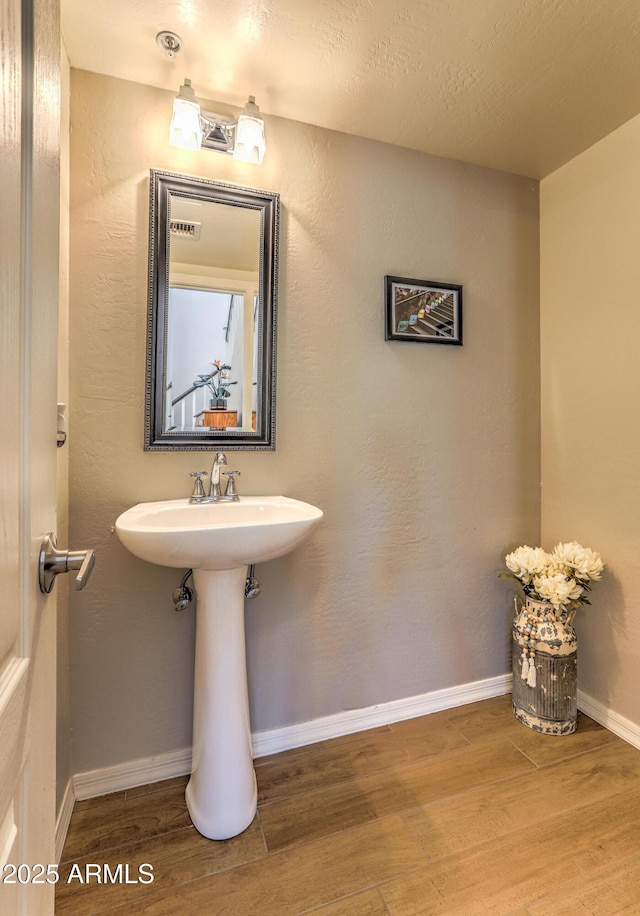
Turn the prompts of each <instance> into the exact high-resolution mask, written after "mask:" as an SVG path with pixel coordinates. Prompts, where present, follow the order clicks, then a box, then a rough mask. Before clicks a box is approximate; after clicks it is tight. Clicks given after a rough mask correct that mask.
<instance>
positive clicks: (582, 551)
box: [553, 541, 604, 582]
mask: <svg viewBox="0 0 640 916" xmlns="http://www.w3.org/2000/svg"><path fill="white" fill-rule="evenodd" d="M553 556H554V558H555V559H556V560H557V561H558V563H559V564H560V565H561V567H564V569H565V571H566V575H568V576H573V577H574V578H576V579H579V580H581V581H582V582H588V581H589V580H590V579H599V578H600V576H601V573H602V570H603V569H604V563H603V562H602V559H601V557H600V554H598V553H596V552H595V550H591V549H590V548H589V547H583V546H582V545H581V544H578V542H577V541H570V542H569V543H568V544H558V545H557V546H556V547H555V549H554V551H553Z"/></svg>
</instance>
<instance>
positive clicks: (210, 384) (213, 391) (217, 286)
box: [164, 195, 260, 432]
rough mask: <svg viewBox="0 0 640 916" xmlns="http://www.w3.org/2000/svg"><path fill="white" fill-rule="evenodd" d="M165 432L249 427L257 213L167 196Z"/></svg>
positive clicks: (253, 396)
mask: <svg viewBox="0 0 640 916" xmlns="http://www.w3.org/2000/svg"><path fill="white" fill-rule="evenodd" d="M169 208H170V209H169V218H170V245H169V252H170V254H169V291H168V312H167V366H166V382H165V405H164V411H165V432H170V431H180V432H185V431H193V430H194V429H200V428H207V429H210V430H211V429H231V430H238V429H242V430H246V431H249V430H255V428H256V420H257V403H256V401H257V384H258V378H257V368H258V367H257V358H256V357H257V352H258V335H257V331H258V328H259V320H258V319H259V316H258V310H257V307H258V293H259V274H258V270H259V252H260V214H259V213H258V212H257V211H256V210H243V209H240V208H238V207H230V206H229V205H227V204H223V203H214V202H212V201H192V200H185V199H184V198H180V197H177V196H176V195H170V201H169Z"/></svg>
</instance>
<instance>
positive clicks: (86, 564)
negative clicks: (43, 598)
mask: <svg viewBox="0 0 640 916" xmlns="http://www.w3.org/2000/svg"><path fill="white" fill-rule="evenodd" d="M95 562H96V554H95V551H94V550H58V549H57V546H56V536H55V534H53V532H50V533H49V534H47V535H46V536H45V537H44V538H43V539H42V544H41V545H40V558H39V561H38V583H39V585H40V591H41V592H44V593H45V594H48V593H49V592H50V591H51V589H52V588H53V583H54V581H55V578H56V576H57V575H59V574H60V573H66V572H70V570H72V569H73V570H78V575H77V576H76V578H75V585H76V590H77V591H80V589H83V588H84V587H85V585H86V584H87V581H88V579H89V576H90V575H91V570H92V569H93V566H94V564H95Z"/></svg>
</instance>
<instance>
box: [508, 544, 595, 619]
mask: <svg viewBox="0 0 640 916" xmlns="http://www.w3.org/2000/svg"><path fill="white" fill-rule="evenodd" d="M505 563H506V565H507V568H508V569H509V572H508V573H501V574H500V575H501V577H503V578H511V579H515V580H516V581H518V582H519V583H520V584H521V585H522V590H523V591H524V593H525V595H527V596H528V597H529V598H533V599H534V600H536V601H549V602H551V605H552V606H553V608H554V609H555V611H557V612H558V611H563V610H566V608H567V606H570V607H572V608H577V607H579V606H580V605H581V604H590V603H591V602H590V601H589V599H588V597H587V593H588V592H589V591H590V590H591V586H590V582H591V581H592V580H597V579H599V578H600V577H601V575H602V571H603V569H604V563H603V562H602V559H601V557H600V554H598V553H596V552H595V550H591V548H589V547H583V546H582V545H581V544H578V543H577V541H570V542H569V543H567V544H558V545H557V546H556V547H555V548H554V550H553V553H547V552H546V551H544V550H542V548H541V547H529V546H528V545H526V544H525V545H524V547H518V548H517V549H516V550H514V551H513V552H512V553H509V554H507V556H506V557H505Z"/></svg>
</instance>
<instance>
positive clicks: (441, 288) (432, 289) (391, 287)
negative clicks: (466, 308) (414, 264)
mask: <svg viewBox="0 0 640 916" xmlns="http://www.w3.org/2000/svg"><path fill="white" fill-rule="evenodd" d="M384 281H385V340H412V341H417V342H418V343H436V344H456V345H457V346H461V345H462V287H461V286H459V285H458V284H455V283H438V282H437V281H434V280H410V279H408V278H407V277H390V276H386V277H385V278H384Z"/></svg>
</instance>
